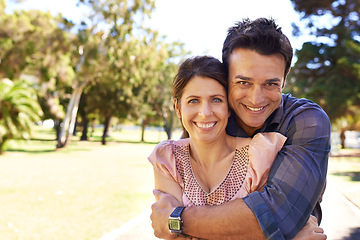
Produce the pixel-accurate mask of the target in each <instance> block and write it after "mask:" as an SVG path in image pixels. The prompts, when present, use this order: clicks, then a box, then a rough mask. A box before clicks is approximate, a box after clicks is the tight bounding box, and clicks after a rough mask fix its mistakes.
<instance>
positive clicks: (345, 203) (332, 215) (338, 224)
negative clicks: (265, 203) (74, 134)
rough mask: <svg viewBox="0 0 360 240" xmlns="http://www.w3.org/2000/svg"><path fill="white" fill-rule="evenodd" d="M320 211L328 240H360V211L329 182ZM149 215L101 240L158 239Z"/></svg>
mask: <svg viewBox="0 0 360 240" xmlns="http://www.w3.org/2000/svg"><path fill="white" fill-rule="evenodd" d="M322 209H323V221H322V223H321V227H322V228H324V230H325V233H326V234H327V236H328V240H360V209H359V208H357V207H356V206H355V205H354V204H352V203H351V202H350V201H349V200H347V199H346V198H345V197H344V196H343V195H342V194H341V193H340V191H339V190H338V189H336V187H335V186H334V184H333V183H332V182H331V181H328V184H327V189H326V191H325V194H324V197H323V203H322ZM149 215H150V213H149V212H145V213H142V214H141V215H139V217H138V218H136V219H134V221H130V222H129V223H128V224H127V225H126V226H124V227H123V228H120V229H118V230H115V231H114V232H113V233H114V235H113V236H110V235H108V236H109V238H103V239H101V240H156V239H158V238H155V237H154V236H153V231H152V228H151V223H150V218H149ZM116 231H117V232H116Z"/></svg>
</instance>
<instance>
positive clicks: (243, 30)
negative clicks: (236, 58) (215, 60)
mask: <svg viewBox="0 0 360 240" xmlns="http://www.w3.org/2000/svg"><path fill="white" fill-rule="evenodd" d="M239 48H244V49H250V50H254V51H256V52H257V53H259V54H262V55H273V54H281V55H282V56H283V57H284V59H285V72H284V79H285V78H286V75H287V74H288V72H289V70H290V66H291V60H292V57H293V49H292V47H291V44H290V41H289V39H288V38H287V37H286V36H285V34H283V33H282V31H281V28H280V27H279V26H278V25H277V24H276V23H275V21H274V20H273V19H271V18H270V19H267V18H258V19H256V20H254V21H251V20H249V19H248V18H246V19H244V20H243V21H239V22H237V23H236V24H235V26H233V27H231V28H229V30H228V34H227V37H226V39H225V41H224V44H223V50H222V60H223V63H224V67H225V70H226V72H227V75H228V70H229V57H230V55H231V53H232V52H233V51H234V50H235V49H239Z"/></svg>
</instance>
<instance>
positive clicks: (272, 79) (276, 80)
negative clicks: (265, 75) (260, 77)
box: [266, 78, 281, 82]
mask: <svg viewBox="0 0 360 240" xmlns="http://www.w3.org/2000/svg"><path fill="white" fill-rule="evenodd" d="M266 82H281V79H280V78H270V79H267V80H266Z"/></svg>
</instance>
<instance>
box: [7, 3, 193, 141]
mask: <svg viewBox="0 0 360 240" xmlns="http://www.w3.org/2000/svg"><path fill="white" fill-rule="evenodd" d="M0 1H1V0H0ZM2 4H3V2H0V11H1V6H2ZM3 5H4V7H5V3H4V4H3ZM79 5H82V7H84V6H85V7H87V9H88V10H89V11H88V13H89V14H88V15H87V16H85V17H84V21H83V22H81V24H79V25H75V24H74V23H72V22H71V21H69V20H67V19H63V18H62V17H61V15H59V16H55V17H54V16H52V15H51V14H50V13H49V12H42V11H38V10H29V11H15V12H13V13H12V14H0V24H1V28H0V49H1V51H0V78H9V79H18V78H19V79H20V78H24V79H30V80H31V81H32V86H31V87H32V88H34V89H35V92H36V94H37V95H38V99H39V103H40V106H41V108H42V110H43V112H44V115H43V119H48V118H52V119H54V120H55V122H56V123H60V122H61V121H63V124H62V125H61V126H64V127H63V128H57V139H58V140H59V141H60V143H61V144H58V145H59V146H65V145H66V142H67V139H69V137H68V136H70V137H71V132H72V130H71V128H72V126H74V125H75V124H74V123H75V120H76V114H77V108H78V102H79V98H80V95H81V94H85V97H84V100H83V101H81V105H80V110H81V113H82V114H81V118H82V119H87V118H90V117H89V116H91V118H92V119H94V118H96V119H97V120H100V123H103V122H104V121H105V120H106V121H107V122H109V119H111V118H112V117H115V118H117V119H118V120H120V121H122V120H124V119H130V120H132V121H133V122H138V123H143V125H144V126H146V125H148V124H163V125H164V127H165V129H167V132H168V133H169V136H170V135H171V129H172V126H173V122H174V119H176V118H174V112H173V110H172V109H171V106H172V102H171V90H170V88H171V81H172V79H173V77H174V75H175V73H176V71H177V63H178V62H179V61H181V60H182V58H183V57H184V56H185V55H186V54H187V52H186V51H185V50H183V45H182V44H180V43H165V42H164V40H165V38H164V37H163V36H159V35H158V33H157V32H156V31H153V30H151V29H148V28H145V27H143V21H144V20H146V19H147V18H149V17H150V15H151V12H152V10H153V9H154V8H155V1H154V0H134V1H124V0H106V1H100V0H80V1H79ZM83 90H84V93H83ZM85 99H86V100H85ZM65 110H66V114H65ZM84 122H85V123H86V121H84ZM57 126H60V125H57ZM64 135H66V136H65V137H64ZM65 138H66V139H65ZM64 140H65V141H64Z"/></svg>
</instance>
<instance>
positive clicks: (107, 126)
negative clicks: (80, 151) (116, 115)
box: [101, 116, 111, 145]
mask: <svg viewBox="0 0 360 240" xmlns="http://www.w3.org/2000/svg"><path fill="white" fill-rule="evenodd" d="M110 122H111V116H109V117H105V123H104V132H103V135H102V140H101V143H102V145H106V137H107V136H109V129H110Z"/></svg>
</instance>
